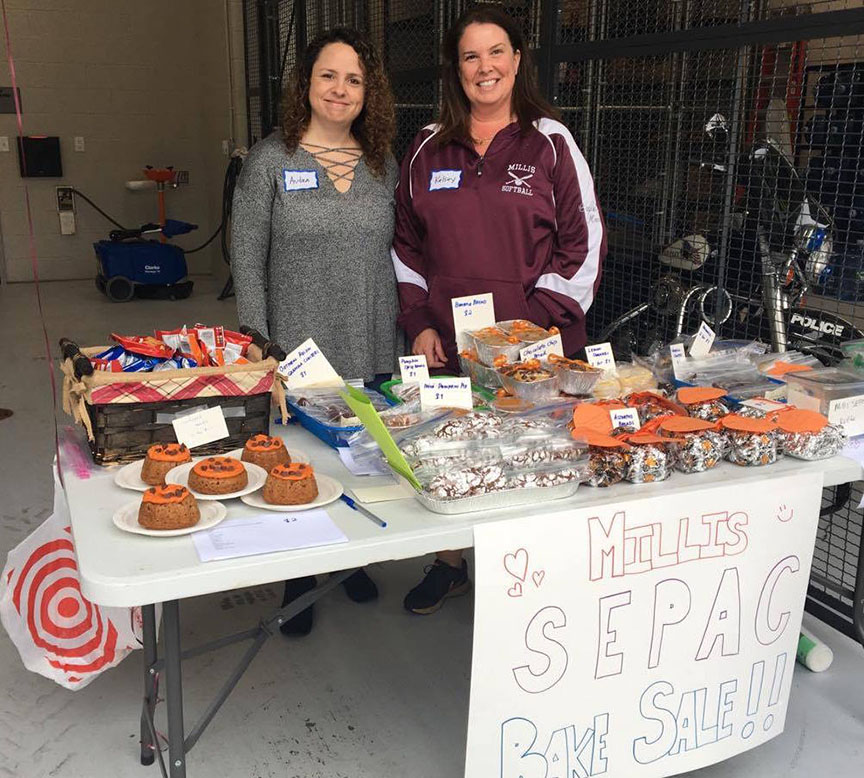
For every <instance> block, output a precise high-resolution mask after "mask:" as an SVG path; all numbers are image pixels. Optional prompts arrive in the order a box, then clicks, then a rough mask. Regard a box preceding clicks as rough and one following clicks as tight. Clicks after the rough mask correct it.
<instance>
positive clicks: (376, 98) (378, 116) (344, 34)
mask: <svg viewBox="0 0 864 778" xmlns="http://www.w3.org/2000/svg"><path fill="white" fill-rule="evenodd" d="M330 43H344V44H346V45H348V46H350V47H351V48H352V49H354V51H356V52H357V57H358V58H359V60H360V64H361V65H362V67H363V76H364V78H365V89H364V95H363V110H362V111H360V113H359V114H358V116H357V118H356V119H354V121H353V122H352V123H351V134H352V135H353V136H354V137H355V138H356V140H357V142H358V143H359V144H360V148H361V149H363V155H364V157H365V159H366V165H367V166H368V167H369V169H370V170H371V171H372V173H373V174H375V175H376V176H378V177H379V178H380V177H383V175H384V173H385V170H386V167H387V155H388V154H389V153H390V145H391V144H392V142H393V137H394V136H395V134H396V112H395V110H394V107H393V94H392V92H391V91H390V84H389V82H388V81H387V76H386V75H385V73H384V66H383V64H382V63H381V58H380V57H379V56H378V52H377V51H376V49H375V47H374V46H373V45H372V44H371V43H370V42H369V41H367V40H366V38H364V37H363V36H362V35H361V34H360V33H359V32H357V30H351V29H347V28H344V27H336V28H334V29H332V30H329V31H328V32H325V33H324V34H323V35H319V36H318V37H317V38H315V40H313V41H312V43H310V44H309V45H308V46H307V47H306V51H305V52H304V53H303V57H302V58H301V59H300V60H298V61H297V64H296V65H295V66H294V68H293V70H292V71H291V75H290V76H289V78H288V83H287V84H286V86H285V94H284V96H283V99H282V139H283V140H284V142H285V146H286V147H287V148H288V151H289V153H292V154H293V153H294V152H295V151H296V150H297V145H298V144H299V143H300V139H301V138H302V137H303V133H304V132H306V128H307V127H308V126H309V119H310V118H311V116H312V108H311V107H310V105H309V82H310V80H311V78H312V68H313V67H314V66H315V63H316V62H317V60H318V56H319V55H320V54H321V51H322V49H323V48H324V47H325V46H327V45H328V44H330Z"/></svg>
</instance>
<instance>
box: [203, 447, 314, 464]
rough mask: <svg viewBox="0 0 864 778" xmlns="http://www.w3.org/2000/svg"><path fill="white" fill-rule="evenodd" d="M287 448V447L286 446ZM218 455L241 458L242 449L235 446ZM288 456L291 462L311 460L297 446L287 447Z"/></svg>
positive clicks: (307, 462)
mask: <svg viewBox="0 0 864 778" xmlns="http://www.w3.org/2000/svg"><path fill="white" fill-rule="evenodd" d="M286 448H287V447H286ZM218 456H220V457H234V459H242V457H243V449H242V448H235V449H234V450H233V451H229V452H228V453H227V454H219V455H218ZM288 456H290V457H291V461H292V462H300V463H302V464H305V465H308V464H309V463H310V462H311V461H312V460H311V459H309V455H308V454H307V453H306V452H305V451H301V450H300V449H299V448H289V449H288Z"/></svg>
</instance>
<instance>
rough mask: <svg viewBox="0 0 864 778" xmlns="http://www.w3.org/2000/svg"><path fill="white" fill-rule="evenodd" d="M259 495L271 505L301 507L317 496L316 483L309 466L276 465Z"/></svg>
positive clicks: (297, 463)
mask: <svg viewBox="0 0 864 778" xmlns="http://www.w3.org/2000/svg"><path fill="white" fill-rule="evenodd" d="M261 493H262V495H263V497H264V501H265V502H269V503H270V504H271V505H303V504H305V503H307V502H312V500H314V499H315V498H316V497H317V496H318V482H317V481H316V480H315V472H314V471H313V470H312V466H311V465H306V464H303V463H301V462H292V463H291V464H290V465H276V467H274V468H273V469H272V470H271V471H270V473H269V475H268V476H267V480H266V481H265V482H264V489H263V490H262V492H261Z"/></svg>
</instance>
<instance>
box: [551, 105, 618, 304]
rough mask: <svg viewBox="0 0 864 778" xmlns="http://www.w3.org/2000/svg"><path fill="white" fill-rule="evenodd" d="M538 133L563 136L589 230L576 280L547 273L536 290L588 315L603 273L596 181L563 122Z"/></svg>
mask: <svg viewBox="0 0 864 778" xmlns="http://www.w3.org/2000/svg"><path fill="white" fill-rule="evenodd" d="M537 129H538V130H539V131H540V132H542V133H543V134H544V135H545V136H546V137H547V138H548V137H549V136H551V135H560V136H561V137H562V138H564V141H565V143H566V144H567V149H568V150H569V151H570V156H571V157H572V158H573V164H574V166H575V167H576V178H577V180H578V182H579V194H580V196H581V198H582V212H583V214H584V216H585V222H586V224H587V227H588V251H587V253H586V256H585V261H584V262H583V263H582V266H581V267H580V268H579V269H578V270H577V271H576V273H575V274H574V275H573V278H565V277H564V276H562V275H561V274H559V273H544V274H543V275H542V276H540V278H539V279H538V280H537V283H536V285H535V286H536V287H538V288H542V289H548V290H549V291H551V292H557V293H558V294H561V295H564V296H565V297H569V298H570V299H571V300H575V301H576V302H577V303H578V304H579V307H580V308H581V309H582V311H583V313H585V312H587V311H588V309H589V308H590V307H591V304H592V303H593V302H594V282H595V281H596V280H597V275H598V273H599V272H600V247H601V246H602V245H603V221H602V220H601V218H600V209H599V207H598V205H597V198H596V197H595V196H594V181H593V179H592V178H591V171H590V170H589V169H588V163H587V162H586V161H585V157H583V156H582V152H581V151H579V147H578V146H577V145H576V141H574V140H573V136H572V135H571V134H570V131H569V130H568V129H567V128H566V127H565V126H564V125H563V124H561V122H556V121H554V120H552V119H540V120H539V121H538V122H537ZM550 142H551V139H550Z"/></svg>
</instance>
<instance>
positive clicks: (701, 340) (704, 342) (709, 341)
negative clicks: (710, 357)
mask: <svg viewBox="0 0 864 778" xmlns="http://www.w3.org/2000/svg"><path fill="white" fill-rule="evenodd" d="M715 337H716V335H715V334H714V330H712V329H711V328H710V327H709V326H708V325H707V324H706V323H705V322H704V321H703V322H702V323H701V324H700V325H699V331H698V332H697V333H696V340H694V341H693V345H692V346H690V356H691V357H704V356H705V355H706V354H707V353H708V352H709V351H711V346H713V345H714V338H715Z"/></svg>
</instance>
